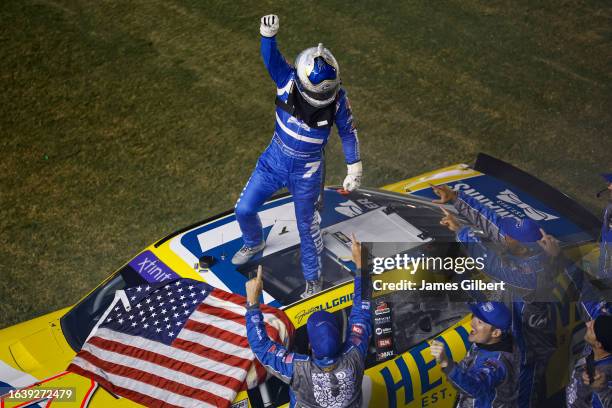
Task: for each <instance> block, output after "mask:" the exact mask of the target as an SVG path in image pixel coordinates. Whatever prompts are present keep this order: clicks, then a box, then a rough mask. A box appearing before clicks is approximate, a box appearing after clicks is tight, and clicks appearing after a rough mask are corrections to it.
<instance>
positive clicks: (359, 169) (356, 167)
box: [342, 161, 363, 191]
mask: <svg viewBox="0 0 612 408" xmlns="http://www.w3.org/2000/svg"><path fill="white" fill-rule="evenodd" d="M346 168H347V174H346V177H345V179H344V183H342V187H344V189H345V190H347V191H353V190H356V189H358V188H359V186H360V185H361V175H362V174H363V166H362V165H361V161H358V162H357V163H353V164H349V165H347V166H346Z"/></svg>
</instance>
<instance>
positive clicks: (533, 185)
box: [474, 153, 601, 240]
mask: <svg viewBox="0 0 612 408" xmlns="http://www.w3.org/2000/svg"><path fill="white" fill-rule="evenodd" d="M474 170H476V171H479V172H481V173H484V174H487V175H489V176H492V177H495V178H496V179H499V180H501V181H504V182H506V183H508V184H511V185H513V186H516V187H518V188H520V189H521V190H523V191H525V192H526V193H528V194H531V195H532V196H533V197H534V198H537V199H538V200H540V201H541V202H542V203H544V204H546V205H547V206H549V207H550V208H552V209H554V210H555V211H557V212H559V213H560V214H561V215H563V217H565V218H567V219H568V220H570V221H572V222H573V223H574V224H576V225H577V226H579V227H580V228H581V229H582V230H584V232H586V233H587V234H589V235H591V236H592V237H593V240H597V239H598V237H599V230H600V228H601V221H600V220H599V219H598V218H597V217H596V216H594V215H593V214H592V213H590V212H589V211H588V210H587V209H586V208H584V207H583V206H581V205H580V204H578V203H577V202H576V201H574V200H573V199H571V198H570V197H568V196H567V195H565V194H563V193H561V192H560V191H558V190H556V189H554V188H553V187H551V186H549V185H548V184H546V183H545V182H543V181H541V180H538V179H537V178H535V177H534V176H532V175H531V174H529V173H527V172H525V171H523V170H521V169H518V168H516V167H514V166H512V165H511V164H508V163H506V162H504V161H502V160H499V159H496V158H495V157H493V156H489V155H488V154H485V153H478V156H477V157H476V162H475V163H474Z"/></svg>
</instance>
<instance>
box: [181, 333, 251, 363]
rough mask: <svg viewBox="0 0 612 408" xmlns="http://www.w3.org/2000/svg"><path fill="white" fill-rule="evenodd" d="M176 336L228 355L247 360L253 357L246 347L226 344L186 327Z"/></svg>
mask: <svg viewBox="0 0 612 408" xmlns="http://www.w3.org/2000/svg"><path fill="white" fill-rule="evenodd" d="M177 338H179V339H182V340H187V341H191V342H194V343H197V344H200V345H202V346H204V347H208V348H211V349H213V350H217V351H220V352H222V353H225V354H229V355H230V356H236V357H240V358H244V359H247V360H249V359H252V358H253V352H252V351H251V349H250V348H248V347H239V346H236V345H234V344H228V343H225V342H222V341H219V340H218V339H216V338H214V337H211V336H208V335H206V334H204V333H198V332H194V331H191V330H189V329H186V328H183V330H181V332H180V333H179V335H178V336H177Z"/></svg>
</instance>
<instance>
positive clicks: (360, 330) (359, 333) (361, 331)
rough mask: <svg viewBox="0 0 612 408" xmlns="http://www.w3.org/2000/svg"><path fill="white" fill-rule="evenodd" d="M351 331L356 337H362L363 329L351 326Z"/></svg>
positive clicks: (355, 325)
mask: <svg viewBox="0 0 612 408" xmlns="http://www.w3.org/2000/svg"><path fill="white" fill-rule="evenodd" d="M351 331H352V332H353V333H357V334H358V335H360V336H362V335H363V328H362V327H360V326H359V325H357V324H354V325H353V327H351Z"/></svg>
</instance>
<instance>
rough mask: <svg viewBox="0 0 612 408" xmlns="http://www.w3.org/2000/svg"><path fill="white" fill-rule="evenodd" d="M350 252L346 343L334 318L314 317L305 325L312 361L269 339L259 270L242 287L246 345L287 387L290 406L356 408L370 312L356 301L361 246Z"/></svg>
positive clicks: (366, 305)
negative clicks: (351, 292) (352, 285)
mask: <svg viewBox="0 0 612 408" xmlns="http://www.w3.org/2000/svg"><path fill="white" fill-rule="evenodd" d="M352 251H353V262H355V265H356V266H357V271H356V274H355V292H354V297H353V308H352V310H351V315H350V316H349V320H348V333H347V340H346V341H345V342H344V344H343V343H342V333H341V327H340V325H339V324H338V321H337V320H336V317H335V316H334V315H333V314H331V313H329V312H327V311H324V310H319V311H317V312H314V313H313V314H311V315H310V317H309V318H308V321H307V323H306V328H307V331H308V339H309V342H310V346H311V349H312V357H310V356H307V355H304V354H298V353H293V352H289V351H288V350H287V349H286V348H285V347H284V346H282V345H281V344H278V343H275V342H273V341H272V340H270V338H269V337H268V335H267V333H266V329H265V326H264V323H263V321H264V319H263V315H262V313H261V311H260V310H259V298H260V295H261V292H262V289H263V281H262V276H261V275H262V270H261V266H260V267H259V269H258V271H257V277H256V278H255V279H251V280H250V281H248V282H247V283H246V294H247V313H246V317H245V318H246V326H247V338H248V340H249V345H250V346H251V350H253V353H254V354H255V355H256V356H257V359H258V360H259V361H260V362H261V363H262V364H263V365H264V367H266V369H267V370H268V372H270V373H271V374H273V375H274V376H276V377H278V378H279V379H280V380H281V381H283V382H285V383H287V384H289V387H290V397H291V405H290V406H291V407H308V408H311V407H337V408H343V407H355V408H357V407H360V406H361V401H362V393H361V382H362V379H363V372H364V369H365V358H366V355H367V352H368V344H369V342H370V334H371V331H372V313H371V311H370V301H369V299H362V298H361V244H360V243H359V242H357V240H356V239H355V236H353V244H352ZM364 284H366V283H365V282H364Z"/></svg>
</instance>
